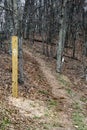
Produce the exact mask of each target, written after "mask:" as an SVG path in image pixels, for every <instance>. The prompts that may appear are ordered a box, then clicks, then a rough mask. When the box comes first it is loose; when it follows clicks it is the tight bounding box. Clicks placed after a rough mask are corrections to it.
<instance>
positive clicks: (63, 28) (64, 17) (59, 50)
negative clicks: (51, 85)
mask: <svg viewBox="0 0 87 130" xmlns="http://www.w3.org/2000/svg"><path fill="white" fill-rule="evenodd" d="M66 3H67V0H65V1H64V2H63V6H62V18H61V28H60V32H59V43H58V48H57V72H58V73H60V72H61V67H62V53H63V49H64V43H65V37H66V32H67V26H68V24H67V22H66V20H67V14H66V7H65V6H66Z"/></svg>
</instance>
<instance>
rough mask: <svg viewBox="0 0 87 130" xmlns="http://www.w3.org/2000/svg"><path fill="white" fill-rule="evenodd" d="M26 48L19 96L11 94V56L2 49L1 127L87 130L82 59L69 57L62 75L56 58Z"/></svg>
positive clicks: (8, 129) (7, 129) (86, 85)
mask: <svg viewBox="0 0 87 130" xmlns="http://www.w3.org/2000/svg"><path fill="white" fill-rule="evenodd" d="M23 48H24V50H23V51H24V84H23V85H20V84H19V97H18V98H17V99H16V98H13V97H12V96H11V95H12V94H11V91H12V88H11V85H12V82H11V75H12V68H11V56H9V55H8V54H6V53H4V52H3V51H0V62H1V63H0V130H87V83H86V82H85V81H84V80H82V79H80V78H79V77H78V74H79V69H78V67H79V61H75V60H72V59H71V60H69V59H66V60H68V61H69V62H66V63H65V64H66V65H65V67H64V70H63V74H61V75H59V74H57V73H56V71H55V60H54V59H50V58H47V57H45V56H44V55H41V53H39V52H37V51H35V48H32V49H29V48H28V46H24V47H23ZM72 65H73V66H74V67H73V66H72ZM79 68H80V67H79Z"/></svg>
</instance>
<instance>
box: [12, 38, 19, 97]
mask: <svg viewBox="0 0 87 130" xmlns="http://www.w3.org/2000/svg"><path fill="white" fill-rule="evenodd" d="M12 96H13V97H18V37H17V36H13V37H12Z"/></svg>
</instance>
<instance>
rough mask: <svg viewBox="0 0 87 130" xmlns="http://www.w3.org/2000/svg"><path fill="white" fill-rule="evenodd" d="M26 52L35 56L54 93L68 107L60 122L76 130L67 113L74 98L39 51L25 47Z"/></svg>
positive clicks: (60, 114) (67, 127)
mask: <svg viewBox="0 0 87 130" xmlns="http://www.w3.org/2000/svg"><path fill="white" fill-rule="evenodd" d="M23 51H24V53H25V54H27V55H29V56H30V57H32V58H34V59H35V60H36V61H37V62H38V64H39V67H40V69H41V71H42V73H43V74H44V76H45V78H46V79H47V81H48V84H49V85H50V87H51V88H52V94H53V96H54V97H55V98H57V99H58V100H62V101H63V102H64V106H63V107H65V108H66V113H65V112H64V111H61V112H59V121H60V123H62V124H64V126H65V129H67V130H75V129H74V128H73V125H72V120H71V118H70V116H69V115H68V114H67V113H69V111H70V108H69V107H68V105H71V103H72V100H71V99H70V97H69V96H68V95H67V93H66V90H65V89H63V86H62V85H60V83H59V81H58V80H57V77H56V75H55V73H53V72H52V71H51V68H50V67H48V66H47V65H46V62H45V61H44V60H43V59H41V57H40V55H39V54H38V53H35V54H34V53H33V52H32V50H30V49H25V48H24V50H23ZM65 129H64V130H65Z"/></svg>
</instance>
